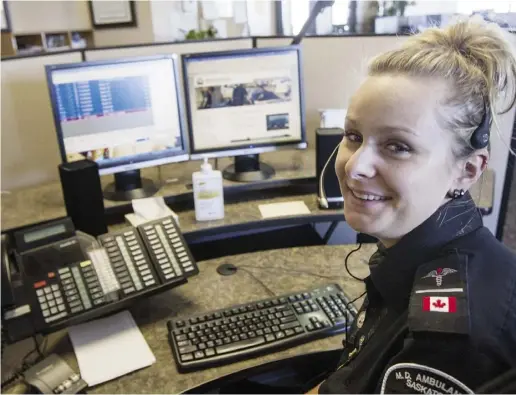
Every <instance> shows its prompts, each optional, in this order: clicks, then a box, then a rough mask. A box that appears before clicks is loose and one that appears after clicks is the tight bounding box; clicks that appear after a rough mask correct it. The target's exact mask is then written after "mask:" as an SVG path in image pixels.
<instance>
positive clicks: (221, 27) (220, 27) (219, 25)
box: [211, 19, 228, 38]
mask: <svg viewBox="0 0 516 395" xmlns="http://www.w3.org/2000/svg"><path fill="white" fill-rule="evenodd" d="M211 24H212V25H213V27H214V28H215V29H217V38H227V37H228V24H227V22H226V21H225V20H224V19H217V20H215V21H211Z"/></svg>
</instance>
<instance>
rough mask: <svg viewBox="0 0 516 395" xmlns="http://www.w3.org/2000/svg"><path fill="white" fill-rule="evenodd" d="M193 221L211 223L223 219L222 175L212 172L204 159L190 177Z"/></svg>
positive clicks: (215, 171)
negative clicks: (193, 207) (193, 209)
mask: <svg viewBox="0 0 516 395" xmlns="http://www.w3.org/2000/svg"><path fill="white" fill-rule="evenodd" d="M192 185H193V195H194V205H195V219H196V220H197V221H212V220H217V219H222V218H224V188H223V186H222V173H221V172H220V170H213V168H212V167H211V165H210V164H209V163H208V158H204V162H203V163H202V165H201V170H200V171H196V172H195V173H193V175H192Z"/></svg>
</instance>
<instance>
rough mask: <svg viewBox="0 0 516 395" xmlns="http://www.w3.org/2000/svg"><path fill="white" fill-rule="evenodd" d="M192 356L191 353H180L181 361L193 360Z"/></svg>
mask: <svg viewBox="0 0 516 395" xmlns="http://www.w3.org/2000/svg"><path fill="white" fill-rule="evenodd" d="M193 359H194V357H193V355H192V354H183V355H181V361H183V362H187V361H193Z"/></svg>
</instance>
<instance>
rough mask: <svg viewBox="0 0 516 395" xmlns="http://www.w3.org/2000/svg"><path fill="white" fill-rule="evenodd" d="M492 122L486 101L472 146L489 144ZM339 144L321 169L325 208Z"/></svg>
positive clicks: (321, 189) (321, 200)
mask: <svg viewBox="0 0 516 395" xmlns="http://www.w3.org/2000/svg"><path fill="white" fill-rule="evenodd" d="M491 122H492V117H491V111H490V110H489V108H488V106H487V105H486V104H485V103H484V115H483V116H482V120H481V121H480V124H479V125H478V126H477V128H476V129H475V130H474V131H473V133H472V134H471V137H470V140H469V143H470V145H471V148H473V149H475V150H479V149H482V148H485V147H487V146H488V144H489V136H490V134H489V131H490V129H491ZM339 146H340V143H339V144H337V146H336V147H335V149H334V150H333V152H332V153H331V155H330V157H329V158H328V160H327V161H326V163H325V164H324V167H323V169H322V171H321V180H320V182H319V198H318V199H317V200H318V203H319V206H320V207H322V208H324V209H327V208H329V205H328V199H327V198H326V192H325V191H324V176H325V174H326V168H327V167H328V165H329V164H330V162H331V160H332V158H333V156H334V155H335V153H336V152H337V151H338V150H339Z"/></svg>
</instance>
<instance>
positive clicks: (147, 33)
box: [93, 0, 154, 47]
mask: <svg viewBox="0 0 516 395" xmlns="http://www.w3.org/2000/svg"><path fill="white" fill-rule="evenodd" d="M135 3H136V4H135V8H136V21H137V26H136V27H125V28H116V29H97V30H94V32H93V37H94V40H95V46H97V47H107V46H115V45H130V44H144V43H151V42H153V41H154V34H153V32H152V14H151V6H150V2H149V0H138V1H136V2H135Z"/></svg>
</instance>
